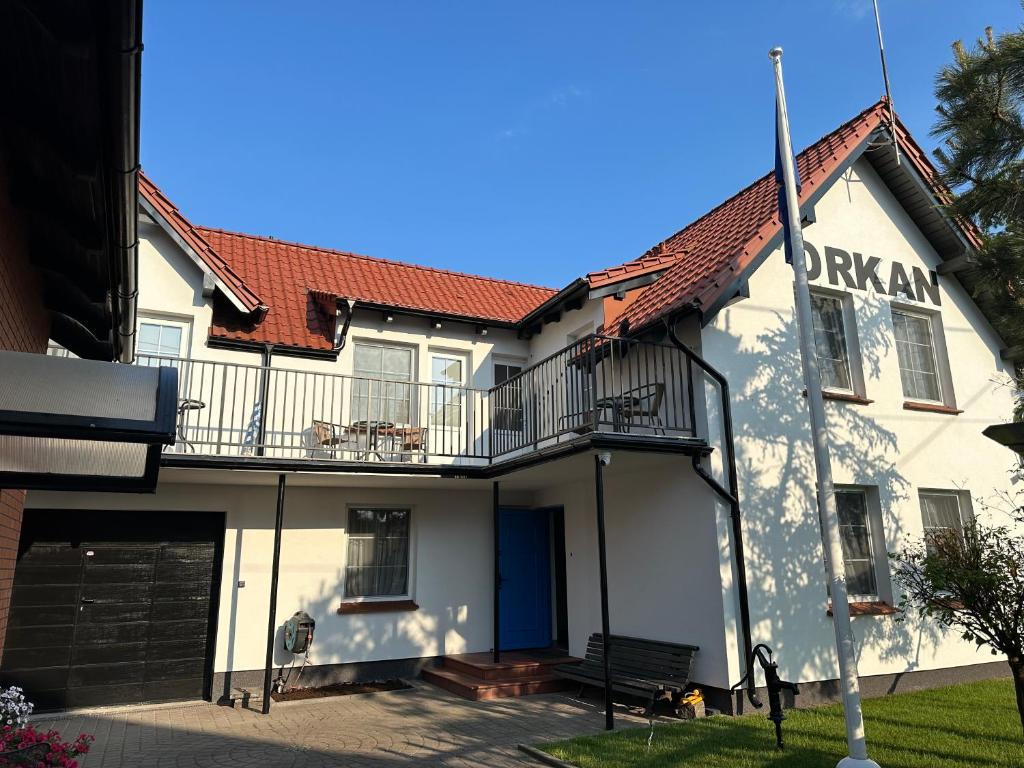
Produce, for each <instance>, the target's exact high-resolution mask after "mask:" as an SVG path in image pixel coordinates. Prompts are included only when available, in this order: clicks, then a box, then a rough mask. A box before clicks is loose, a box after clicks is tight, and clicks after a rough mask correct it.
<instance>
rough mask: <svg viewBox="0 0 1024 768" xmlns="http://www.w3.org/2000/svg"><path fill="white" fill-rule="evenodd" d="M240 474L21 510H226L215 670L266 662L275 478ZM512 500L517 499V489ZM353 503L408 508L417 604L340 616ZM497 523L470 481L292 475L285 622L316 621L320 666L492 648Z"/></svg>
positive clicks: (36, 499) (284, 556)
mask: <svg viewBox="0 0 1024 768" xmlns="http://www.w3.org/2000/svg"><path fill="white" fill-rule="evenodd" d="M235 474H237V475H239V476H240V478H251V477H255V476H253V475H249V474H243V473H235ZM200 476H201V471H200ZM179 477H180V473H179ZM307 481H308V478H307ZM243 482H244V484H241V485H202V484H193V483H189V484H184V483H177V482H161V484H160V486H159V488H158V490H157V492H156V493H155V494H152V495H132V494H70V493H57V492H47V493H44V492H34V491H33V492H32V493H31V494H29V498H28V503H27V505H26V506H27V507H28V508H30V509H31V508H34V507H35V508H72V509H101V510H110V509H129V510H138V511H139V514H140V515H144V514H145V512H146V510H168V511H176V510H180V511H209V512H223V513H225V515H226V529H225V538H224V562H223V575H222V581H221V591H220V616H219V621H218V634H217V652H216V661H215V671H216V672H224V671H231V670H252V669H262V667H263V663H264V654H265V653H266V622H267V610H268V606H269V590H270V573H271V559H272V553H273V539H274V517H275V512H276V494H277V488H276V485H273V484H270V482H271V481H270V480H267V481H266V482H267V483H268V484H260V485H256V484H253V483H254V482H255V481H250V482H245V481H243ZM261 482H262V481H261ZM506 498H507V499H508V500H509V501H510V503H512V502H516V501H517V498H516V497H515V496H514V495H508V494H506ZM352 504H382V505H387V506H395V505H408V506H409V507H410V508H411V509H412V511H413V512H412V514H413V518H412V544H411V547H412V560H413V568H414V574H413V578H412V583H411V594H412V599H413V600H415V602H416V603H417V604H418V605H419V610H416V611H403V612H398V613H376V614H374V613H370V614H357V615H346V616H339V615H338V614H337V609H338V606H339V604H340V603H341V600H342V597H343V573H344V565H345V559H346V546H347V545H346V533H345V528H346V525H347V508H348V505H352ZM491 527H492V509H491V492H490V489H489V488H488V487H486V486H483V487H481V485H479V484H478V485H476V487H475V489H470V488H468V487H465V488H462V489H453V488H451V487H447V488H437V489H434V490H427V489H416V488H401V489H400V488H394V489H386V488H367V487H362V488H359V487H304V486H298V485H295V484H294V483H293V484H291V485H289V486H288V489H287V495H286V500H285V528H284V533H283V537H282V545H281V571H280V582H279V592H278V609H277V621H278V625H279V626H280V625H281V624H282V623H283V622H284V621H285V620H286V619H287V618H288V617H289V616H291V614H292V613H294V612H295V611H298V610H305V611H306V612H308V613H309V614H310V615H312V616H313V618H314V619H316V622H317V629H316V638H315V643H314V646H313V651H312V653H311V655H310V659H311V663H313V664H338V663H345V662H356V661H375V660H382V659H404V658H415V657H422V656H434V655H438V654H451V653H464V652H472V651H487V650H489V649H490V648H491V647H492V642H491V634H492V623H491V622H492V574H493V564H492V546H493V545H492V532H491ZM239 580H243V581H245V586H244V587H243V588H238V587H236V583H237V582H238V581H239ZM286 656H287V659H286V658H285V657H286ZM284 661H288V662H290V656H289V655H287V654H283V653H282V652H281V651H278V652H277V657H276V663H278V664H280V663H282V662H284Z"/></svg>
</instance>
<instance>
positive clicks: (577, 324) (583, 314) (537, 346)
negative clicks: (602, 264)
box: [530, 299, 604, 364]
mask: <svg viewBox="0 0 1024 768" xmlns="http://www.w3.org/2000/svg"><path fill="white" fill-rule="evenodd" d="M603 322H604V309H603V306H602V304H601V300H600V299H596V300H587V301H585V302H584V304H583V307H582V308H580V309H574V310H572V311H571V312H563V313H562V317H561V319H560V320H558V321H557V322H554V323H549V324H547V325H544V326H542V327H541V332H540V333H539V334H537V335H536V336H534V337H533V338H532V339H530V363H531V364H532V363H536V362H539V361H541V360H543V359H544V358H546V357H549V356H551V355H553V354H555V353H556V352H558V351H559V350H560V349H564V348H565V347H566V346H567V345H568V343H569V336H570V335H573V336H576V335H579V334H581V333H582V334H584V335H585V334H588V333H595V332H596V331H597V329H598V328H599V327H600V326H601V324H602V323H603Z"/></svg>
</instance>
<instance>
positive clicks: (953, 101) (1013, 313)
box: [933, 27, 1024, 417]
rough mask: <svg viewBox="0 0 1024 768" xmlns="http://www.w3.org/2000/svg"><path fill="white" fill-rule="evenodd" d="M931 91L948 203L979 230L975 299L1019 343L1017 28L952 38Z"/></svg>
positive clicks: (1023, 178)
mask: <svg viewBox="0 0 1024 768" xmlns="http://www.w3.org/2000/svg"><path fill="white" fill-rule="evenodd" d="M935 95H936V97H937V98H938V100H939V104H938V107H937V108H936V111H937V112H938V120H937V122H936V125H935V128H934V130H933V134H934V135H935V136H937V137H939V138H940V139H941V142H942V143H941V145H940V147H939V148H938V149H937V150H936V151H935V157H936V159H937V160H938V163H939V168H940V172H941V174H942V178H943V180H944V181H945V183H946V184H947V185H948V186H949V187H950V189H951V190H953V192H954V195H955V197H954V200H953V201H952V202H951V204H950V205H949V208H950V210H951V212H952V213H953V214H955V215H957V216H960V217H962V218H964V219H969V220H971V221H973V222H974V223H975V224H977V225H978V227H979V228H980V229H981V231H982V232H983V234H984V245H983V246H982V248H981V250H980V252H979V253H978V272H979V278H980V279H979V282H978V286H977V288H976V289H975V295H976V298H977V299H978V301H979V303H981V304H982V306H984V307H985V308H986V310H987V313H988V314H989V316H990V317H991V318H992V320H993V325H994V326H995V328H996V330H997V331H998V332H999V333H1000V335H1001V336H1002V337H1003V339H1004V341H1006V343H1007V344H1008V345H1009V346H1011V347H1016V346H1020V345H1024V27H1021V28H1020V29H1019V30H1017V31H1016V32H1009V33H1006V34H1003V35H999V36H998V37H996V36H993V34H992V28H991V27H989V28H988V29H986V30H985V37H984V38H983V39H980V40H978V41H976V43H975V45H974V46H973V47H972V48H967V47H965V46H964V45H963V43H961V42H956V43H954V44H953V62H952V63H951V64H949V65H947V66H946V67H944V68H943V69H942V70H941V71H940V72H939V74H938V77H937V78H936V88H935ZM1018 373H1020V370H1019V369H1018ZM1022 410H1024V403H1022V407H1020V408H1018V417H1021V416H1024V413H1022Z"/></svg>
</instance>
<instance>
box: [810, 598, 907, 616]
mask: <svg viewBox="0 0 1024 768" xmlns="http://www.w3.org/2000/svg"><path fill="white" fill-rule="evenodd" d="M849 605H850V616H893V615H895V614H897V613H899V612H900V609H899V608H895V607H894V606H891V605H889V604H888V603H886V602H883V601H881V600H865V601H861V602H851V603H850V604H849ZM826 613H827V614H828V615H829V616H831V615H832V604H831V603H829V606H828V610H827V611H826Z"/></svg>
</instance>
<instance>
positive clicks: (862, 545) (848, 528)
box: [836, 489, 878, 597]
mask: <svg viewBox="0 0 1024 768" xmlns="http://www.w3.org/2000/svg"><path fill="white" fill-rule="evenodd" d="M836 507H837V508H838V511H839V535H840V537H841V538H842V540H843V561H844V562H845V563H846V590H847V592H849V593H850V595H854V596H859V597H877V596H878V580H877V578H876V574H875V568H876V565H875V557H874V551H873V550H874V547H873V546H872V543H871V527H870V525H871V524H870V522H869V515H868V496H867V493H866V492H865V491H863V490H861V489H843V490H840V489H836Z"/></svg>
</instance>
